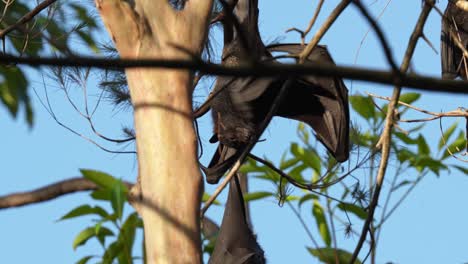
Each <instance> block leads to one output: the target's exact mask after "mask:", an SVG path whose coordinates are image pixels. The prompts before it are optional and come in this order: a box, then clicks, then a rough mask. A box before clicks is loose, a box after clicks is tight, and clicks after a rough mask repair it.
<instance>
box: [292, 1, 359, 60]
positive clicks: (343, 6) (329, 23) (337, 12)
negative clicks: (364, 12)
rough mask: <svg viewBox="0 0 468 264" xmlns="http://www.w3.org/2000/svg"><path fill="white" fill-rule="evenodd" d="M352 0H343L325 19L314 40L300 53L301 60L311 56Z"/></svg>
mask: <svg viewBox="0 0 468 264" xmlns="http://www.w3.org/2000/svg"><path fill="white" fill-rule="evenodd" d="M351 1H352V0H342V1H341V2H340V3H339V4H338V5H337V6H336V7H335V9H334V10H333V11H332V13H331V14H330V16H329V17H328V18H327V20H325V23H323V25H322V27H321V28H320V29H319V30H318V31H317V33H315V36H314V37H313V38H312V40H311V41H310V42H309V44H307V46H306V48H305V49H304V51H302V53H301V54H300V55H299V61H300V62H304V61H305V59H306V58H307V57H309V55H310V53H312V50H313V49H314V48H315V46H317V44H318V43H319V41H320V40H321V39H322V37H323V35H325V33H326V32H327V31H328V29H329V28H330V27H331V26H332V25H333V23H334V22H335V20H336V19H337V18H338V16H340V14H341V13H342V12H343V10H345V9H346V7H347V6H348V5H349V4H350V3H351Z"/></svg>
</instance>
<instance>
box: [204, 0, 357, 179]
mask: <svg viewBox="0 0 468 264" xmlns="http://www.w3.org/2000/svg"><path fill="white" fill-rule="evenodd" d="M234 14H235V16H236V18H237V20H238V22H239V28H240V30H241V31H242V32H241V34H243V35H244V38H243V39H244V40H242V37H241V35H240V33H238V32H237V30H236V28H235V27H233V26H232V25H229V24H227V23H226V22H225V23H224V49H223V56H222V64H223V65H226V66H238V65H240V63H241V61H242V60H246V58H249V59H251V60H255V61H260V62H261V63H279V62H277V61H276V60H275V59H274V58H273V56H272V55H271V52H286V53H289V54H298V53H300V52H302V50H303V49H304V47H305V46H302V45H300V44H278V45H272V46H269V47H265V45H264V44H263V42H262V40H261V38H260V34H259V32H258V26H257V23H258V21H257V18H258V9H257V0H239V1H236V6H235V9H234ZM245 41H247V42H246V43H244V42H245ZM245 45H247V47H244V46H245ZM305 63H306V64H307V63H311V64H312V63H319V64H333V65H334V62H333V59H332V58H331V56H330V54H329V52H328V50H327V48H326V47H325V46H317V47H316V48H315V49H314V50H313V51H312V53H311V54H310V55H309V56H308V58H307V60H306V62H305ZM286 79H287V78H286V77H279V76H278V77H267V78H266V77H262V78H260V77H255V76H251V77H218V79H217V81H216V84H215V87H214V89H213V92H212V93H214V94H216V95H215V96H214V97H213V99H212V101H211V110H212V117H213V121H214V135H213V137H212V138H211V139H210V142H211V143H215V142H217V141H219V145H218V149H217V151H216V152H215V154H214V155H213V158H212V160H211V162H210V164H209V166H208V168H203V170H204V172H205V174H206V178H207V181H208V183H212V184H215V183H218V181H219V179H220V178H221V177H222V176H223V174H224V173H225V172H226V171H227V170H228V169H229V168H231V167H232V165H233V164H234V163H235V161H236V160H237V159H238V158H239V156H240V155H241V153H242V152H243V151H244V149H245V146H246V145H247V144H248V142H249V141H250V139H251V138H252V137H257V138H258V136H260V135H261V133H262V132H263V131H260V130H261V128H260V124H261V123H262V121H263V120H264V119H265V117H266V115H267V113H268V112H269V110H270V108H271V106H272V104H273V102H274V101H275V99H276V97H277V95H278V93H279V91H280V88H281V87H282V85H283V84H284V83H285V82H286ZM275 115H276V116H281V117H285V118H289V119H294V120H298V121H302V122H304V123H306V124H307V125H309V126H310V127H311V128H313V129H314V131H315V134H316V137H317V139H318V140H319V141H320V142H322V144H323V145H324V146H325V147H326V148H327V149H328V151H329V152H330V153H331V154H332V155H333V156H334V157H335V158H336V160H337V161H340V162H343V161H345V160H347V159H348V156H349V106H348V90H347V88H346V86H345V85H344V83H343V81H342V79H341V78H337V77H318V76H313V75H307V76H300V77H296V78H294V80H293V83H292V85H290V87H289V89H288V91H287V92H286V96H285V97H284V98H283V100H282V103H281V104H280V106H279V109H278V111H277V113H275Z"/></svg>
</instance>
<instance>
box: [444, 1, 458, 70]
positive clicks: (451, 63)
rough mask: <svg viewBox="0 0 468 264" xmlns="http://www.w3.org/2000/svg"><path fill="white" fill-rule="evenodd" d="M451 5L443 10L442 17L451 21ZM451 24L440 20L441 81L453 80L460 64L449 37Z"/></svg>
mask: <svg viewBox="0 0 468 264" xmlns="http://www.w3.org/2000/svg"><path fill="white" fill-rule="evenodd" d="M451 8H453V7H452V6H451V4H450V3H449V4H448V5H447V8H446V9H445V13H444V17H446V18H447V19H449V20H450V21H451V20H452V15H451V12H450V10H451ZM452 27H453V26H452V23H450V22H449V21H446V19H444V18H442V30H441V35H440V56H441V57H440V58H441V64H442V78H443V79H455V78H456V77H457V75H458V70H457V68H458V64H459V63H460V59H458V58H460V57H459V56H457V54H456V53H457V48H456V46H455V43H454V42H453V39H452V37H451V36H450V31H452Z"/></svg>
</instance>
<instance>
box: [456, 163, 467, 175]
mask: <svg viewBox="0 0 468 264" xmlns="http://www.w3.org/2000/svg"><path fill="white" fill-rule="evenodd" d="M453 167H454V168H455V169H457V170H459V171H461V172H463V173H465V176H468V168H465V167H462V166H457V165H453Z"/></svg>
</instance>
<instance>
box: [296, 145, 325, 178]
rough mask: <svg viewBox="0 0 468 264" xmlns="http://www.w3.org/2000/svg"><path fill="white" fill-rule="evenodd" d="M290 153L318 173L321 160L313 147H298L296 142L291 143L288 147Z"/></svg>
mask: <svg viewBox="0 0 468 264" xmlns="http://www.w3.org/2000/svg"><path fill="white" fill-rule="evenodd" d="M290 151H291V153H292V154H293V155H294V156H295V157H296V158H299V159H301V160H302V162H304V163H305V164H307V166H309V167H310V168H311V169H313V170H315V171H316V172H317V173H320V170H321V160H320V157H319V156H318V154H317V152H316V151H315V150H313V149H304V148H302V147H300V146H299V145H298V144H297V143H293V144H291V147H290Z"/></svg>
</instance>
